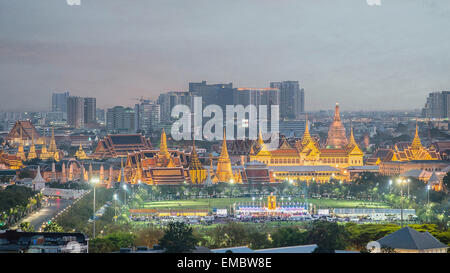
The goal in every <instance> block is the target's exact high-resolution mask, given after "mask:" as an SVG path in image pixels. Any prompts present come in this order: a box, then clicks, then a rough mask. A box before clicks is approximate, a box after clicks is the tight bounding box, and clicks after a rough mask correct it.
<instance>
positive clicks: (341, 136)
mask: <svg viewBox="0 0 450 273" xmlns="http://www.w3.org/2000/svg"><path fill="white" fill-rule="evenodd" d="M347 145H348V141H347V137H346V136H345V128H344V126H343V125H342V122H341V116H340V113H339V104H338V103H336V107H335V109H334V119H333V122H332V123H331V125H330V129H329V130H328V138H327V142H326V147H327V148H345V147H346V146H347Z"/></svg>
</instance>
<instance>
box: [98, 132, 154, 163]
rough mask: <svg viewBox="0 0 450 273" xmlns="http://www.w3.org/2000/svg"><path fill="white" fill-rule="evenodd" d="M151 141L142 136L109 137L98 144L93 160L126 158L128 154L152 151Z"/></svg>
mask: <svg viewBox="0 0 450 273" xmlns="http://www.w3.org/2000/svg"><path fill="white" fill-rule="evenodd" d="M151 148H152V146H151V143H150V140H149V139H147V138H145V137H144V136H142V135H141V134H125V135H107V136H106V137H105V138H104V139H102V140H101V141H99V142H98V145H97V148H96V149H95V152H94V154H93V155H92V157H93V158H97V159H102V158H111V157H125V156H127V154H128V153H131V152H135V151H141V150H150V149H151Z"/></svg>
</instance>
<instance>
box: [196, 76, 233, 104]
mask: <svg viewBox="0 0 450 273" xmlns="http://www.w3.org/2000/svg"><path fill="white" fill-rule="evenodd" d="M189 92H190V93H192V94H193V95H195V96H197V97H202V101H203V108H204V107H206V106H207V105H211V104H216V105H219V106H221V107H222V111H225V106H226V105H232V104H233V84H232V83H219V84H207V83H206V81H202V82H190V83H189Z"/></svg>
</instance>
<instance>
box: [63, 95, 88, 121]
mask: <svg viewBox="0 0 450 273" xmlns="http://www.w3.org/2000/svg"><path fill="white" fill-rule="evenodd" d="M67 124H68V125H70V126H73V127H75V128H83V127H84V98H82V97H67Z"/></svg>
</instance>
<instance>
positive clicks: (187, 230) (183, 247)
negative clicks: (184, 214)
mask: <svg viewBox="0 0 450 273" xmlns="http://www.w3.org/2000/svg"><path fill="white" fill-rule="evenodd" d="M197 242H198V239H197V238H195V237H194V235H193V234H192V228H191V227H189V226H188V225H187V224H185V223H182V222H171V223H169V225H168V226H167V228H166V229H165V230H164V236H163V237H162V238H161V240H159V245H160V246H161V247H162V248H164V249H165V250H166V252H167V253H185V252H191V251H192V250H194V249H195V246H196V244H197Z"/></svg>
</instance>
